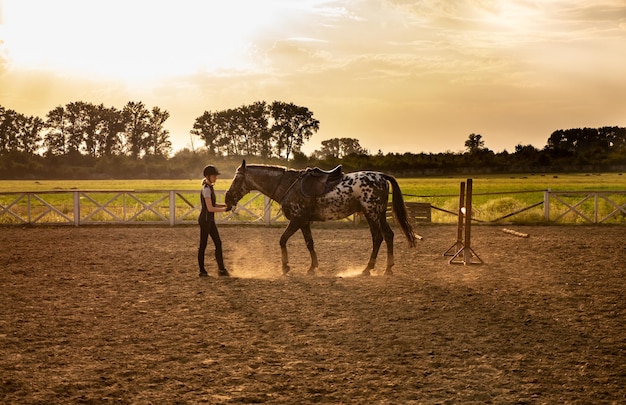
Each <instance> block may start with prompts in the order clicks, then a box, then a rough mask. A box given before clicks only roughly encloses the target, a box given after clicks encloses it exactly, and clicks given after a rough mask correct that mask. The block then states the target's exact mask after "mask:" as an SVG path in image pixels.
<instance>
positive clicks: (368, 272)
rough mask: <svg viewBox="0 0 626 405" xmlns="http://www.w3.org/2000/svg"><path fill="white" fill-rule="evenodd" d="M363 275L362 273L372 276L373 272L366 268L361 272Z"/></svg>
mask: <svg viewBox="0 0 626 405" xmlns="http://www.w3.org/2000/svg"><path fill="white" fill-rule="evenodd" d="M361 275H362V276H371V273H370V271H369V270H367V269H365V270H363V271H362V272H361Z"/></svg>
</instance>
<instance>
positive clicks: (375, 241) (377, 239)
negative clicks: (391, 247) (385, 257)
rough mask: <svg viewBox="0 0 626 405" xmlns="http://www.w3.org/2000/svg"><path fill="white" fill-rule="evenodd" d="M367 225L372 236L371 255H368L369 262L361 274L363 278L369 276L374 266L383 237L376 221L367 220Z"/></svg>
mask: <svg viewBox="0 0 626 405" xmlns="http://www.w3.org/2000/svg"><path fill="white" fill-rule="evenodd" d="M367 223H368V224H369V226H370V232H371V234H372V254H371V255H370V260H369V262H367V267H365V270H363V272H362V274H363V275H364V276H369V275H370V270H372V269H373V268H374V266H375V265H376V258H377V257H378V251H379V250H380V245H381V244H382V243H383V235H382V231H381V229H380V224H379V223H378V221H377V220H376V221H375V220H373V219H371V218H367Z"/></svg>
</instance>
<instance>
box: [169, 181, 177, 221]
mask: <svg viewBox="0 0 626 405" xmlns="http://www.w3.org/2000/svg"><path fill="white" fill-rule="evenodd" d="M174 225H176V192H175V191H174V190H170V226H174Z"/></svg>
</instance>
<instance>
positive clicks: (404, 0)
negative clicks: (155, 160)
mask: <svg viewBox="0 0 626 405" xmlns="http://www.w3.org/2000/svg"><path fill="white" fill-rule="evenodd" d="M0 24H1V25H0V41H1V42H0V105H2V106H4V107H6V108H10V109H14V110H16V111H18V112H20V113H23V114H26V115H38V116H40V117H42V118H44V117H45V114H46V113H47V112H48V111H50V110H51V109H53V108H55V107H56V106H59V105H63V104H66V103H69V102H73V101H79V100H80V101H86V102H92V103H97V104H100V103H104V104H105V105H111V106H116V107H122V106H123V105H124V104H125V103H126V102H128V101H131V100H133V101H143V102H144V103H145V104H147V105H148V106H159V107H161V108H164V109H166V110H168V111H169V112H170V114H171V118H170V119H169V120H168V121H167V122H166V127H167V128H168V129H169V130H170V133H171V140H172V142H173V144H174V149H181V148H183V147H189V146H190V138H189V130H190V129H191V128H192V126H193V122H194V120H195V118H196V117H198V116H199V115H201V114H202V112H203V111H205V110H213V111H215V110H220V109H226V108H233V107H238V106H240V105H243V104H250V103H253V102H255V101H260V100H265V101H268V102H271V101H274V100H280V101H286V102H293V103H296V104H298V105H302V106H306V107H307V108H309V109H310V110H311V111H313V112H314V114H315V117H316V118H317V119H318V120H320V131H319V132H318V133H317V134H316V135H314V137H313V138H312V139H311V141H309V142H308V143H307V144H305V147H304V151H305V152H307V153H309V152H312V151H313V150H314V149H317V148H319V144H320V142H321V141H322V140H325V139H329V138H337V137H352V138H357V139H359V140H360V141H361V145H362V146H363V147H365V148H367V149H369V150H370V152H371V153H376V152H377V151H378V150H379V149H380V150H382V151H384V152H414V153H419V152H444V151H448V150H451V151H458V150H462V149H463V143H464V140H465V139H467V136H468V134H470V133H480V134H482V136H483V139H484V140H485V146H486V147H488V148H490V149H492V150H494V151H501V150H504V149H507V150H509V151H512V150H513V148H514V147H515V145H517V144H533V145H534V146H536V147H539V148H541V147H543V146H544V145H545V143H546V140H547V139H548V137H549V135H550V134H551V133H552V131H554V130H556V129H564V128H574V127H584V126H588V127H599V126H605V125H607V126H608V125H611V126H613V125H618V126H626V98H625V97H624V94H626V75H624V73H623V72H624V66H626V3H624V1H621V0H598V1H591V0H574V1H558V0H552V1H550V0H549V1H528V0H500V1H493V2H484V1H480V0H460V1H454V2H452V1H444V0H428V1H409V0H385V1H347V0H346V1H343V0H339V1H324V0H306V1H297V2H294V1H288V0H270V1H254V0H249V1H244V0H234V1H228V2H217V1H185V0H182V1H176V2H173V1H143V0H140V1H118V0H113V1H107V2H90V1H78V0H75V1H70V0H48V1H46V0H39V1H38V0H0ZM199 142H200V141H199V140H195V146H196V147H197V146H198V144H199Z"/></svg>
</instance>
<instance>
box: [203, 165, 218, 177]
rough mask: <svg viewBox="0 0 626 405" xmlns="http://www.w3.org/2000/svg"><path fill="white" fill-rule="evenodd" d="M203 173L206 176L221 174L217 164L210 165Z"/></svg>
mask: <svg viewBox="0 0 626 405" xmlns="http://www.w3.org/2000/svg"><path fill="white" fill-rule="evenodd" d="M202 174H203V175H204V177H207V176H211V175H215V176H217V175H218V174H220V172H219V171H218V170H217V168H216V167H215V166H213V165H208V166H206V167H205V168H204V171H203V172H202Z"/></svg>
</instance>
